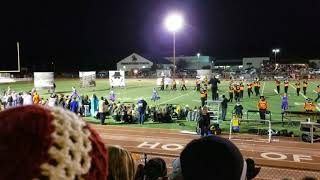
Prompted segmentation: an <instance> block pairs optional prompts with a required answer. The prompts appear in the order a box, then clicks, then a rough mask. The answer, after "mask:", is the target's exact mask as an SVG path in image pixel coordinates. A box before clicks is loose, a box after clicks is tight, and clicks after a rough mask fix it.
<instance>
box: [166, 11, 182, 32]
mask: <svg viewBox="0 0 320 180" xmlns="http://www.w3.org/2000/svg"><path fill="white" fill-rule="evenodd" d="M164 23H165V26H166V28H167V29H168V30H169V31H171V32H177V31H178V30H179V29H181V28H182V26H183V17H182V16H181V15H180V14H171V15H169V16H167V17H166V19H165V22H164Z"/></svg>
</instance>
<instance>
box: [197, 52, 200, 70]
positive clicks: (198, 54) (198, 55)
mask: <svg viewBox="0 0 320 180" xmlns="http://www.w3.org/2000/svg"><path fill="white" fill-rule="evenodd" d="M197 57H198V69H200V68H199V64H200V62H199V58H200V53H197Z"/></svg>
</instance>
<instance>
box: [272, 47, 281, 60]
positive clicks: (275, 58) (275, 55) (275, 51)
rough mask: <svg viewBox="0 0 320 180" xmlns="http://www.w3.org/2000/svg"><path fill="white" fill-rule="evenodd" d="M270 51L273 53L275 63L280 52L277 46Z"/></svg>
mask: <svg viewBox="0 0 320 180" xmlns="http://www.w3.org/2000/svg"><path fill="white" fill-rule="evenodd" d="M272 52H273V53H274V64H276V63H277V54H278V53H279V52H280V49H279V48H276V49H272Z"/></svg>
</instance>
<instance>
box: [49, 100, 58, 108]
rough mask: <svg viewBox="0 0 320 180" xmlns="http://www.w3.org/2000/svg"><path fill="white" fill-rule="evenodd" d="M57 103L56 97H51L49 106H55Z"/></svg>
mask: <svg viewBox="0 0 320 180" xmlns="http://www.w3.org/2000/svg"><path fill="white" fill-rule="evenodd" d="M55 105H56V98H49V100H48V106H50V107H54V106H55Z"/></svg>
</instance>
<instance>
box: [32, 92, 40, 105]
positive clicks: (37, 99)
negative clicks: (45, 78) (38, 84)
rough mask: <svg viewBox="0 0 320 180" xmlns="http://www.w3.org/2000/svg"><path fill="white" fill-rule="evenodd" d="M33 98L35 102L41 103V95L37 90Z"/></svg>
mask: <svg viewBox="0 0 320 180" xmlns="http://www.w3.org/2000/svg"><path fill="white" fill-rule="evenodd" d="M32 100H33V104H39V102H40V96H39V94H38V93H37V92H35V93H34V94H33V98H32Z"/></svg>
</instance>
